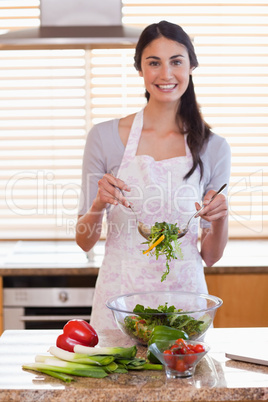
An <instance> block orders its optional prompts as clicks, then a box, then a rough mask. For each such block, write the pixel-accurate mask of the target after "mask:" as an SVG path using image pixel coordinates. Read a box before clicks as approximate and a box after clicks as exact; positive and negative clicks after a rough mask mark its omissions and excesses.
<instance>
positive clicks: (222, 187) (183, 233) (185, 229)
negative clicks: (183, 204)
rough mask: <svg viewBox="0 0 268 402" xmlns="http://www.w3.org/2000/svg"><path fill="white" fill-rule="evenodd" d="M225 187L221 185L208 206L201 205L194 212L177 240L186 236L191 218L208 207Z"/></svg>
mask: <svg viewBox="0 0 268 402" xmlns="http://www.w3.org/2000/svg"><path fill="white" fill-rule="evenodd" d="M226 186H227V184H226V183H225V184H223V185H222V186H221V188H220V189H219V190H218V191H217V192H216V193H215V194H214V195H213V197H211V199H210V200H209V202H208V204H205V205H203V206H202V207H201V208H200V209H199V210H198V211H196V212H195V213H194V214H193V215H192V216H191V218H190V219H189V220H188V222H187V224H186V226H185V227H184V229H183V230H182V231H181V232H179V233H178V239H180V238H181V237H183V236H185V235H186V233H187V232H188V230H189V224H190V222H191V220H192V219H193V218H195V217H196V216H197V215H198V214H200V212H201V211H203V209H204V208H205V207H206V206H208V205H209V204H210V203H211V202H212V201H213V200H214V198H215V197H216V196H217V195H218V194H220V193H221V192H222V191H223V190H224V189H225V187H226Z"/></svg>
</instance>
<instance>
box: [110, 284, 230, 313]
mask: <svg viewBox="0 0 268 402" xmlns="http://www.w3.org/2000/svg"><path fill="white" fill-rule="evenodd" d="M150 293H151V294H164V293H170V294H180V295H193V296H199V297H201V298H204V299H209V300H213V301H214V302H215V306H212V307H209V308H201V309H197V310H196V309H195V310H187V311H186V310H183V311H181V312H176V313H174V312H170V313H161V312H159V313H146V314H152V315H163V314H166V315H172V314H187V313H201V312H207V311H212V310H216V309H217V308H219V307H220V306H221V305H222V304H223V301H222V299H220V298H219V297H218V296H213V295H210V294H208V293H196V292H187V291H179V290H170V291H164V290H159V291H147V292H133V293H125V294H122V295H119V296H113V297H110V298H109V299H108V300H107V301H106V303H105V304H106V307H108V308H109V309H110V310H112V311H118V312H120V313H127V314H136V315H138V314H137V313H133V310H126V309H123V308H116V307H114V306H112V303H113V302H114V301H115V300H117V299H119V298H123V297H131V296H134V295H135V296H136V295H141V296H143V295H145V294H150ZM141 300H142V298H141Z"/></svg>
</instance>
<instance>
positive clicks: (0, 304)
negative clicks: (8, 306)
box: [0, 276, 3, 335]
mask: <svg viewBox="0 0 268 402" xmlns="http://www.w3.org/2000/svg"><path fill="white" fill-rule="evenodd" d="M2 332H3V278H2V276H0V335H1V334H2Z"/></svg>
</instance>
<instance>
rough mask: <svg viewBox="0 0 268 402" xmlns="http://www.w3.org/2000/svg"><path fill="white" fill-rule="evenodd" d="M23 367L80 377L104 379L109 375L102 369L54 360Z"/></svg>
mask: <svg viewBox="0 0 268 402" xmlns="http://www.w3.org/2000/svg"><path fill="white" fill-rule="evenodd" d="M22 367H23V368H24V369H28V370H35V371H40V370H49V371H50V370H51V371H53V372H59V373H65V374H71V375H76V376H80V377H95V378H104V377H106V376H107V375H108V374H107V373H106V371H105V370H104V369H103V368H102V367H98V366H90V365H86V364H78V363H70V362H65V361H60V360H59V361H56V360H54V359H47V360H46V362H45V363H39V362H37V363H29V364H24V365H23V366H22Z"/></svg>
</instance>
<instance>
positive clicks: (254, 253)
mask: <svg viewBox="0 0 268 402" xmlns="http://www.w3.org/2000/svg"><path fill="white" fill-rule="evenodd" d="M104 247H105V241H104V240H101V241H99V242H98V243H97V244H96V245H95V246H94V249H93V251H90V252H89V253H88V254H86V253H84V252H83V251H82V250H81V249H80V248H79V247H78V245H77V244H76V243H75V242H74V241H27V240H21V241H17V242H15V241H0V276H15V275H95V276H97V275H98V272H99V267H100V266H101V264H102V261H103V255H104ZM267 247H268V240H266V239H263V240H229V242H228V244H227V246H226V249H225V252H224V255H223V257H222V258H221V259H220V260H219V261H218V262H217V263H216V264H215V265H214V266H213V267H205V274H219V273H228V274H229V273H230V274H232V273H236V274H237V273H255V274H256V273H268V262H267Z"/></svg>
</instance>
